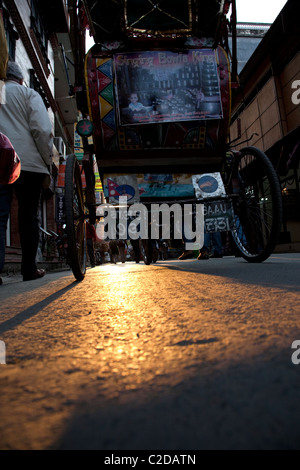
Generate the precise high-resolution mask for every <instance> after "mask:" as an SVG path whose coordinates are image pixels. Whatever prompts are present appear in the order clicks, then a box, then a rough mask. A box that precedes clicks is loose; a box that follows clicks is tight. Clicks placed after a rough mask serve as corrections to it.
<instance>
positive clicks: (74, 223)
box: [65, 155, 87, 281]
mask: <svg viewBox="0 0 300 470" xmlns="http://www.w3.org/2000/svg"><path fill="white" fill-rule="evenodd" d="M65 219H66V233H67V237H68V257H69V260H70V266H71V269H72V271H73V274H74V276H75V279H76V280H77V281H82V280H83V279H84V277H85V273H86V259H87V257H86V256H87V255H86V223H85V208H84V197H83V189H82V182H81V172H80V166H79V163H78V161H77V159H76V156H75V155H70V156H69V157H68V159H67V163H66V174H65Z"/></svg>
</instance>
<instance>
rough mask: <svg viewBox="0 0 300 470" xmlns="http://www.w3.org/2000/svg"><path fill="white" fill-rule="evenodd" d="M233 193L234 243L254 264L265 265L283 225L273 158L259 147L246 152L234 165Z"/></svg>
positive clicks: (240, 154) (230, 189) (279, 192)
mask: <svg viewBox="0 0 300 470" xmlns="http://www.w3.org/2000/svg"><path fill="white" fill-rule="evenodd" d="M229 191H230V192H232V194H233V206H234V216H235V229H234V230H233V231H232V235H233V239H234V241H235V243H236V245H237V247H238V249H239V251H240V252H241V255H242V257H243V258H244V259H246V260H247V261H248V262H250V263H261V262H263V261H265V260H266V259H268V258H269V257H270V256H271V254H272V253H273V251H274V249H275V247H276V245H277V243H278V239H279V235H280V230H281V224H282V196H281V188H280V183H279V179H278V176H277V174H276V171H275V169H274V167H273V165H272V163H271V161H270V160H269V158H268V157H267V156H266V155H265V154H264V153H263V152H262V151H261V150H259V149H257V148H255V147H247V148H244V149H243V150H242V151H241V152H239V153H238V154H237V155H236V156H235V158H234V161H233V171H232V179H231V182H230V185H229Z"/></svg>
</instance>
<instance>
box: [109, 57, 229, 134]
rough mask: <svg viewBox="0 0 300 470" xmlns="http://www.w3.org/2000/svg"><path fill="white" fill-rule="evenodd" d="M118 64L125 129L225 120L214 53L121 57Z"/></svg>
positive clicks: (120, 115) (118, 90) (120, 112)
mask: <svg viewBox="0 0 300 470" xmlns="http://www.w3.org/2000/svg"><path fill="white" fill-rule="evenodd" d="M114 62H115V70H116V77H117V84H116V93H117V103H118V119H119V124H120V125H121V126H122V125H123V126H128V125H141V124H155V123H160V122H180V121H201V120H211V119H222V102H221V93H220V81H219V74H218V66H217V59H216V54H215V51H214V50H211V49H201V50H198V49H191V50H186V51H180V52H173V51H151V52H135V53H128V54H126V53H122V54H121V53H120V54H116V55H115V56H114Z"/></svg>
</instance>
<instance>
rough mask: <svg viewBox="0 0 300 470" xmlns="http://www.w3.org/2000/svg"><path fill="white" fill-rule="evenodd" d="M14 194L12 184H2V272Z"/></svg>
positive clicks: (0, 219) (0, 230)
mask: <svg viewBox="0 0 300 470" xmlns="http://www.w3.org/2000/svg"><path fill="white" fill-rule="evenodd" d="M12 196H13V189H12V186H9V185H0V273H1V272H2V270H3V267H4V261H5V242H6V229H7V221H8V217H9V213H10V205H11V201H12Z"/></svg>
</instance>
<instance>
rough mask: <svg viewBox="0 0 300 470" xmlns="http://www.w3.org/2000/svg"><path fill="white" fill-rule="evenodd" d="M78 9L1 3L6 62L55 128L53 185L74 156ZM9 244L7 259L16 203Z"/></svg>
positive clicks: (80, 55) (48, 219)
mask: <svg viewBox="0 0 300 470" xmlns="http://www.w3.org/2000/svg"><path fill="white" fill-rule="evenodd" d="M77 4H78V2H77V1H76V0H52V1H51V2H45V1H44V0H0V9H1V11H2V15H3V19H4V26H5V31H6V39H7V44H8V48H9V56H10V60H13V61H15V62H16V63H17V64H18V65H19V66H20V67H21V69H22V71H23V74H24V77H25V80H24V84H25V85H26V86H28V87H31V88H33V89H35V90H36V91H37V92H38V93H39V94H40V95H41V96H42V98H43V100H44V103H45V106H46V107H47V109H48V113H49V116H50V119H51V122H52V123H53V129H54V135H55V138H54V144H55V147H54V165H53V176H54V184H55V178H56V175H57V169H58V166H59V163H60V159H61V158H63V157H64V155H66V154H70V153H74V125H75V123H76V122H77V120H78V110H77V103H76V97H75V95H76V72H77V70H78V69H79V68H80V67H82V62H83V60H84V53H85V50H84V46H83V44H84V34H85V33H84V32H83V31H81V28H80V24H78V18H79V15H78V11H79V10H78V8H77ZM51 189H52V191H47V193H45V194H44V197H43V201H42V204H41V214H40V219H41V220H40V221H41V226H42V227H43V228H44V229H45V230H54V231H55V230H56V228H57V225H56V213H55V212H56V201H55V189H54V186H53V187H52V188H51ZM7 245H8V255H9V253H12V252H14V251H16V250H15V249H16V248H18V247H19V246H20V244H19V236H18V227H17V204H16V201H15V200H14V201H13V204H12V210H11V217H10V222H9V226H8V231H7ZM9 247H10V248H9ZM8 257H9V256H8Z"/></svg>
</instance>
